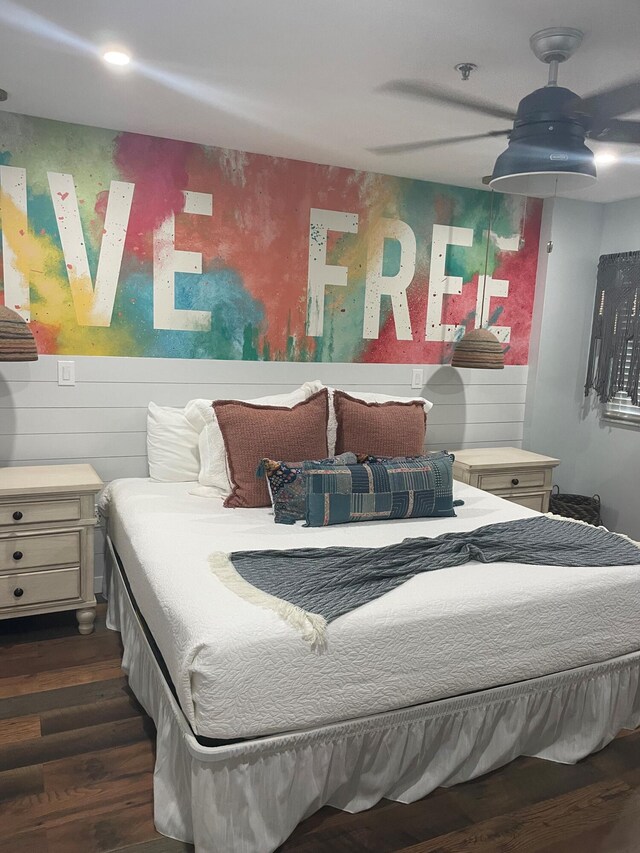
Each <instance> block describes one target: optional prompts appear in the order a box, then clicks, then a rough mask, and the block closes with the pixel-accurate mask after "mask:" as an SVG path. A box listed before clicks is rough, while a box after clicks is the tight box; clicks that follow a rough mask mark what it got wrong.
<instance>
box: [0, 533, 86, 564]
mask: <svg viewBox="0 0 640 853" xmlns="http://www.w3.org/2000/svg"><path fill="white" fill-rule="evenodd" d="M79 562H80V533H79V531H77V530H70V531H65V532H64V533H62V532H61V533H42V534H37V535H36V534H34V535H32V536H28V535H25V536H12V537H11V538H8V539H0V571H5V570H6V569H33V568H37V567H38V566H62V565H65V564H75V565H77V564H78V563H79Z"/></svg>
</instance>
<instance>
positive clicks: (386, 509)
mask: <svg viewBox="0 0 640 853" xmlns="http://www.w3.org/2000/svg"><path fill="white" fill-rule="evenodd" d="M453 460H454V457H453V455H452V454H450V453H445V452H443V451H441V452H439V453H434V454H432V455H429V456H419V457H416V458H413V459H388V460H386V461H383V462H365V463H363V464H356V465H343V466H335V465H334V466H328V465H322V463H318V462H307V463H305V465H304V468H305V471H306V475H305V489H306V513H305V519H306V522H307V526H308V527H325V526H326V525H328V524H345V523H347V522H351V521H374V520H377V521H380V520H382V519H390V518H420V517H425V516H437V517H439V518H443V517H448V516H453V515H455V512H454V509H453V507H454V502H453Z"/></svg>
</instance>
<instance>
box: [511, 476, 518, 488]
mask: <svg viewBox="0 0 640 853" xmlns="http://www.w3.org/2000/svg"><path fill="white" fill-rule="evenodd" d="M519 482H520V480H519V479H518V478H517V477H514V478H513V480H512V481H511V485H512V486H517V485H518V483H519Z"/></svg>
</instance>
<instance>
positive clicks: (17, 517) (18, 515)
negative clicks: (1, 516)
mask: <svg viewBox="0 0 640 853" xmlns="http://www.w3.org/2000/svg"><path fill="white" fill-rule="evenodd" d="M21 518H22V513H21V512H20V510H19V509H17V510H16V511H15V512H14V513H13V520H14V521H20V519H21Z"/></svg>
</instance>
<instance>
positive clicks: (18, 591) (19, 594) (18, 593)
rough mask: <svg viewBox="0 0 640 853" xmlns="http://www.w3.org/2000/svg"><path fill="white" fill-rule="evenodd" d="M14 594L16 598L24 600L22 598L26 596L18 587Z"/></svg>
mask: <svg viewBox="0 0 640 853" xmlns="http://www.w3.org/2000/svg"><path fill="white" fill-rule="evenodd" d="M13 594H14V595H15V597H16V598H22V596H23V595H24V590H23V589H21V588H20V587H19V586H18V587H16V588H15V589H14V590H13Z"/></svg>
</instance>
